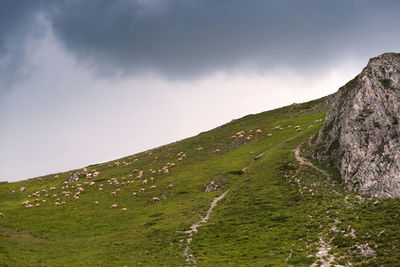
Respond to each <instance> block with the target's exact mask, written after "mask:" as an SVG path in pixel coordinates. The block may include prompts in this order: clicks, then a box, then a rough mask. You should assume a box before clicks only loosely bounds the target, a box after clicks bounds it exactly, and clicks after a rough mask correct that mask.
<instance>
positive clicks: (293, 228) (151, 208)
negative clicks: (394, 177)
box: [0, 99, 400, 266]
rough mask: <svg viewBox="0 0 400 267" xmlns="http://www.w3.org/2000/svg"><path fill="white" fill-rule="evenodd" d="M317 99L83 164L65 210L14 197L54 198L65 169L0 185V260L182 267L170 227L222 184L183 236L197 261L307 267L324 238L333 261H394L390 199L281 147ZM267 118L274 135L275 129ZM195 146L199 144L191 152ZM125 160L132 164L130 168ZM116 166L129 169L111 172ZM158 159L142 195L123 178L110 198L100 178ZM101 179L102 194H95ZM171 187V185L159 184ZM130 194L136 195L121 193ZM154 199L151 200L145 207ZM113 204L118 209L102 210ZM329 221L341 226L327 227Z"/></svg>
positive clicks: (311, 113) (177, 234)
mask: <svg viewBox="0 0 400 267" xmlns="http://www.w3.org/2000/svg"><path fill="white" fill-rule="evenodd" d="M323 100H324V99H320V100H315V101H311V102H308V103H304V104H300V105H299V104H297V105H292V106H287V107H283V108H280V109H276V110H272V111H268V112H263V113H260V114H256V115H249V116H246V117H244V118H241V119H238V120H234V121H232V122H230V123H228V124H225V125H222V126H220V127H218V128H216V129H213V130H211V131H208V132H204V133H201V134H199V135H197V136H195V137H191V138H188V139H185V140H182V141H179V142H175V143H172V144H169V145H166V146H163V147H159V148H155V149H153V150H151V151H146V152H143V153H139V154H136V155H131V156H127V157H125V158H122V159H118V160H114V161H111V162H107V163H103V164H95V165H91V166H89V167H88V169H89V170H93V169H96V170H97V171H100V176H99V178H97V179H96V180H94V181H95V182H96V185H95V186H94V187H89V186H85V191H84V192H83V193H82V194H81V196H80V199H79V200H78V201H72V199H71V197H69V198H66V197H61V198H62V199H61V201H66V202H67V203H66V205H65V206H61V207H56V206H54V199H52V198H46V197H44V196H43V195H41V196H40V197H39V199H40V200H42V199H47V202H46V203H45V204H44V203H42V206H41V207H37V208H32V209H26V208H25V207H24V206H22V205H21V202H22V201H25V200H28V199H29V200H31V201H32V200H33V199H34V198H27V196H28V195H29V194H30V193H32V192H35V191H38V190H41V189H44V188H45V189H49V188H50V187H51V186H56V187H57V190H56V191H55V193H57V194H58V197H60V193H61V191H62V190H61V186H62V183H63V181H65V180H66V179H67V178H68V176H69V174H70V173H71V172H72V171H69V172H65V173H60V174H59V175H60V178H59V179H58V180H55V179H54V178H53V177H54V175H55V174H52V175H48V176H44V177H40V178H39V177H38V178H34V179H29V180H26V181H21V182H16V183H6V184H4V183H3V184H0V212H2V213H4V214H5V217H3V218H0V265H2V266H81V265H87V266H98V265H101V266H140V265H142V266H184V265H185V264H186V263H185V259H184V257H183V255H182V254H183V251H184V249H185V246H186V244H185V242H186V238H187V236H186V235H185V234H183V233H181V231H184V230H188V229H190V226H191V225H192V224H193V223H194V222H196V221H197V220H199V218H200V217H202V216H204V215H205V213H206V211H207V209H208V208H209V206H210V203H211V201H212V200H213V199H214V197H216V196H219V195H221V194H222V193H223V192H225V191H226V190H227V189H230V190H229V192H228V194H227V195H226V197H225V198H224V199H223V200H221V202H219V203H218V204H217V206H216V207H215V209H214V211H213V213H212V214H211V217H210V219H209V221H208V223H207V224H205V225H202V226H201V227H200V228H199V231H198V232H197V233H195V234H194V236H193V241H192V244H191V252H192V253H193V254H194V255H195V257H196V260H197V266H215V265H224V266H225V265H251V266H282V265H292V266H308V265H310V264H311V263H313V262H315V261H316V260H317V259H316V257H315V254H316V252H317V248H318V246H319V238H320V237H321V238H323V239H324V240H327V241H329V240H331V244H332V245H333V246H334V247H333V250H332V251H333V252H334V254H335V259H336V263H341V264H343V262H344V263H348V262H352V263H355V264H356V265H357V263H361V262H364V263H365V264H377V265H382V264H384V265H394V264H396V263H397V262H399V260H400V259H399V256H398V255H400V251H399V248H398V247H399V243H398V240H400V231H398V230H397V223H398V220H399V216H400V215H399V214H400V212H399V211H400V210H399V208H397V207H399V206H400V205H399V204H400V203H398V202H399V201H398V200H397V199H390V200H380V201H378V203H376V202H375V200H374V199H367V198H364V199H363V200H362V201H361V200H360V199H359V198H357V196H356V195H355V194H354V193H351V192H348V191H346V189H345V188H344V187H343V186H342V185H341V183H340V176H339V175H338V173H337V170H335V169H330V170H329V171H330V172H331V173H332V175H333V177H334V179H333V180H332V181H327V180H326V178H325V177H324V176H323V175H321V174H320V173H319V172H317V171H316V170H314V169H312V168H310V167H307V166H299V164H298V163H297V162H296V161H295V159H294V156H293V153H292V150H293V149H294V148H295V147H297V146H298V145H299V144H301V143H304V142H305V141H307V140H308V139H309V138H310V137H312V136H313V135H315V134H316V133H317V132H318V131H319V129H320V127H321V126H322V124H323V122H318V123H315V122H314V121H315V120H317V119H320V118H324V116H325V115H326V111H327V110H325V109H324V108H320V104H321V103H322V101H323ZM278 125H280V126H281V127H283V128H284V130H282V131H274V130H273V127H275V126H278ZM288 125H292V126H295V125H300V126H301V128H302V131H301V132H296V131H295V130H294V129H293V128H290V129H288V128H287V126H288ZM310 125H313V126H312V127H309V126H310ZM258 128H259V129H261V130H262V131H263V132H262V133H261V134H256V133H255V132H253V133H252V134H253V136H254V138H253V139H252V140H251V141H249V142H244V141H239V140H237V139H236V140H231V139H230V137H231V136H232V135H233V134H235V133H236V132H238V131H241V130H244V131H245V132H246V136H247V135H248V134H249V130H251V129H252V130H254V131H255V130H256V129H258ZM268 133H272V137H267V134H268ZM199 146H202V147H203V150H201V151H198V150H197V148H198V147H199ZM215 149H220V152H219V153H215V152H214V150H215ZM267 150H268V152H266V153H265V155H264V156H263V157H261V158H260V159H258V160H256V161H254V160H253V158H254V157H255V156H256V155H258V154H260V153H262V152H264V151H267ZM180 151H183V152H184V153H185V154H186V157H185V158H184V160H183V161H182V162H178V161H177V157H176V154H177V153H179V152H180ZM149 152H151V153H152V155H151V156H150V155H149ZM250 152H253V153H252V154H250ZM303 152H304V151H303ZM156 157H158V158H157V159H156ZM134 159H138V161H137V162H135V163H133V162H134ZM116 161H119V162H121V163H122V162H124V161H125V162H132V164H131V165H129V166H124V165H123V164H121V166H119V167H116V166H115V165H114V162H116ZM167 162H174V163H175V164H176V165H177V166H176V167H175V168H171V169H170V173H169V174H163V175H155V176H154V177H155V183H154V184H155V185H156V186H157V189H155V190H150V185H151V184H149V185H144V186H143V185H142V184H141V180H140V181H138V180H135V179H134V178H133V179H132V180H134V181H135V183H134V184H133V185H125V186H120V187H119V188H120V190H121V191H120V192H119V193H117V196H116V197H111V196H110V193H111V192H112V191H114V190H115V189H117V187H116V186H109V185H108V183H107V180H108V179H111V178H112V177H115V178H117V179H118V180H119V181H121V178H122V177H127V178H128V176H129V175H130V174H132V170H133V169H142V170H144V178H147V179H148V178H149V177H150V176H151V175H150V173H149V169H150V168H152V169H154V170H158V169H160V168H162V167H163V166H165V164H166V163H167ZM250 163H251V165H250V167H249V168H248V169H247V170H246V171H245V172H242V171H241V170H242V169H243V167H245V166H248V165H249V164H250ZM317 164H319V163H317ZM318 166H320V167H323V165H321V164H319V165H318ZM78 171H81V169H80V170H78ZM133 175H134V176H133V177H135V176H136V175H137V174H133ZM296 179H299V181H301V182H300V185H299V184H298V183H297V182H296ZM216 180H218V181H219V183H220V184H221V185H222V188H221V189H220V190H218V191H215V192H210V193H206V192H205V187H206V185H207V184H209V183H210V182H211V181H216ZM84 181H87V180H86V179H84V180H82V181H78V182H76V183H73V184H77V183H82V182H84ZM100 183H103V184H104V190H103V192H100V191H98V186H99V184H100ZM171 183H172V184H174V185H175V187H174V188H172V189H167V186H168V185H169V184H171ZM21 186H24V187H26V188H27V189H26V191H25V192H24V193H22V192H20V191H19V188H20V187H21ZM69 186H71V184H70V185H69ZM141 187H144V188H146V191H145V192H144V193H139V192H138V190H139V188H141ZM12 190H15V193H11V191H12ZM69 190H70V189H69ZM310 190H311V191H310ZM132 192H136V193H137V196H136V197H132V196H131V195H132ZM51 194H53V193H51ZM153 197H159V198H160V199H161V201H160V202H159V203H155V204H153V203H152V198H153ZM95 201H98V202H99V204H98V205H96V204H95ZM112 204H118V208H117V209H110V206H111V205H112ZM123 207H125V208H127V212H126V213H123V212H122V211H121V208H123ZM328 211H329V213H328ZM335 219H338V220H339V221H340V223H338V225H337V228H339V229H341V230H342V231H344V232H332V231H330V230H329V229H330V228H331V227H332V225H333V224H334V221H335ZM349 227H350V228H353V229H355V233H356V235H357V238H355V239H353V238H349V237H348V235H346V234H348V231H349V229H350V228H349ZM382 230H384V232H382ZM381 232H382V233H381ZM366 243H368V244H369V245H370V246H371V247H372V248H373V249H374V250H375V252H376V255H377V256H376V258H371V257H364V256H362V255H360V253H359V250H358V249H357V248H356V247H355V246H356V245H357V244H366ZM375 246H376V247H375ZM348 251H350V253H348ZM333 252H332V253H333ZM289 255H290V257H289Z"/></svg>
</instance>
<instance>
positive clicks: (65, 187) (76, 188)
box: [0, 119, 322, 217]
mask: <svg viewBox="0 0 400 267" xmlns="http://www.w3.org/2000/svg"><path fill="white" fill-rule="evenodd" d="M321 121H322V119H319V120H315V122H316V123H317V122H321ZM309 127H312V125H310V126H309ZM287 128H288V129H289V128H292V126H291V125H289V126H287ZM294 129H295V130H296V131H301V127H300V126H299V125H297V126H295V127H294ZM273 130H275V131H282V130H283V128H282V127H281V126H275V127H274V128H273ZM262 132H263V131H262V130H261V129H256V130H249V131H248V136H245V131H244V130H242V131H239V132H236V133H235V134H233V135H232V136H231V137H230V138H231V139H232V140H235V139H243V140H246V141H251V140H252V139H253V138H254V136H253V134H254V135H259V134H262ZM271 136H272V133H268V134H267V137H271ZM196 150H197V151H202V150H203V147H202V146H199V147H197V148H196ZM169 151H171V148H170V149H169ZM212 151H213V152H214V153H219V152H220V149H219V148H217V149H213V150H212ZM250 154H252V152H250ZM152 155H153V153H152V152H149V153H147V157H151V156H152ZM176 157H177V161H178V162H182V161H183V160H184V159H185V158H186V154H185V153H184V152H179V153H178V154H177V155H176ZM128 159H129V160H131V158H130V157H129V158H128ZM154 159H158V156H155V157H154ZM138 160H139V159H137V158H135V159H133V160H132V161H131V162H129V161H128V162H125V161H124V162H123V163H122V165H123V166H125V167H127V166H130V165H131V164H132V163H136V162H138ZM99 166H100V167H101V166H102V164H100V165H99ZM108 166H109V167H112V166H114V167H119V166H121V163H120V162H118V161H116V162H114V164H109V165H108ZM176 166H177V165H176V164H175V163H173V162H167V163H166V164H165V166H163V167H162V168H160V169H158V170H153V169H149V171H148V173H149V176H150V177H149V178H145V177H144V170H139V169H133V170H132V172H131V174H129V175H128V176H127V177H121V178H120V179H117V178H115V177H113V178H110V179H108V180H107V183H101V184H99V185H98V186H97V183H96V182H95V181H92V179H93V180H95V179H97V178H99V176H100V172H99V171H96V170H95V169H94V170H92V171H88V170H87V168H83V169H82V172H81V175H82V176H83V177H85V178H86V179H87V181H84V182H81V183H75V184H72V183H71V182H70V183H69V182H67V181H64V182H63V183H62V184H61V185H60V187H59V188H58V189H59V190H58V194H57V193H56V191H57V187H55V186H52V187H50V188H48V189H46V188H43V189H41V190H39V191H35V192H33V193H31V194H29V195H28V196H27V197H28V198H29V199H33V200H29V199H28V200H25V201H23V202H22V203H21V205H22V206H24V207H25V208H28V209H29V208H34V207H40V206H41V204H42V205H44V204H46V203H47V202H48V201H50V200H54V205H55V206H64V205H65V204H67V201H66V200H67V199H69V198H70V199H72V200H73V201H78V200H79V199H80V197H81V194H82V193H84V192H85V190H89V188H97V190H98V191H99V192H103V191H104V187H105V185H106V186H109V187H115V190H113V191H112V192H111V193H110V194H109V197H110V198H114V197H116V196H117V194H118V193H119V192H120V191H121V188H122V187H128V186H130V185H133V184H137V183H140V184H141V187H140V189H139V190H138V192H132V194H131V196H132V197H136V196H137V194H138V193H143V192H145V191H146V189H145V186H148V185H150V186H149V189H150V190H151V191H153V190H156V189H157V186H156V185H155V182H156V178H155V177H156V176H157V177H159V176H161V175H166V174H168V173H169V172H170V169H171V168H174V167H176ZM134 176H135V177H134ZM59 178H60V176H59V175H55V176H54V179H59ZM102 181H103V180H102ZM174 187H175V185H174V184H169V185H168V186H167V189H172V188H174ZM19 190H20V191H21V192H22V193H24V192H25V191H26V188H25V187H20V188H19ZM11 193H15V191H14V190H12V191H11ZM40 198H42V199H40ZM61 198H63V199H64V201H61ZM159 201H160V198H158V197H153V198H152V202H153V203H157V202H159ZM95 204H96V205H97V204H99V202H98V201H95ZM110 208H111V209H116V208H118V205H117V204H112V205H111V206H110ZM121 211H122V212H126V211H127V208H126V207H122V208H121ZM0 217H4V214H3V213H0Z"/></svg>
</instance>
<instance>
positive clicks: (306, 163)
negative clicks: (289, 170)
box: [293, 145, 331, 179]
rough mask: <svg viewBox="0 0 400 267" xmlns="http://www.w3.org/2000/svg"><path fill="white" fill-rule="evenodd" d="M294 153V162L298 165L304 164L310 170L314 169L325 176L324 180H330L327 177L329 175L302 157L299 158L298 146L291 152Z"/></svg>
mask: <svg viewBox="0 0 400 267" xmlns="http://www.w3.org/2000/svg"><path fill="white" fill-rule="evenodd" d="M293 152H294V156H295V158H296V160H297V161H298V162H299V163H300V164H304V165H307V166H310V167H311V168H314V169H316V170H317V171H319V172H320V173H322V174H323V175H325V176H326V178H328V179H329V178H330V177H331V176H330V175H329V173H327V172H326V171H324V170H322V169H320V168H318V167H317V166H315V165H314V164H312V163H311V162H310V161H309V160H308V159H306V158H303V157H302V156H300V145H299V146H298V147H296V149H295V150H293Z"/></svg>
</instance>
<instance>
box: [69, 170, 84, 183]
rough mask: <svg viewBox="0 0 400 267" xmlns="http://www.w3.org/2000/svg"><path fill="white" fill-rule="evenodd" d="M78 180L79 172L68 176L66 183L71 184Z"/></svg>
mask: <svg viewBox="0 0 400 267" xmlns="http://www.w3.org/2000/svg"><path fill="white" fill-rule="evenodd" d="M80 178H81V176H80V174H79V172H73V173H71V175H70V176H69V178H68V180H67V182H68V183H73V182H76V181H78V180H79V179H80Z"/></svg>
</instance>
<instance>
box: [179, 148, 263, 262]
mask: <svg viewBox="0 0 400 267" xmlns="http://www.w3.org/2000/svg"><path fill="white" fill-rule="evenodd" d="M269 150H270V149H267V150H265V151H264V152H262V153H260V154H259V155H258V156H256V157H255V158H254V159H253V160H252V161H251V162H250V163H249V164H248V165H247V166H246V167H244V168H243V169H242V172H245V171H246V170H247V169H248V168H249V167H250V166H251V165H252V164H253V163H254V162H255V161H256V160H258V159H260V158H261V157H262V156H264V155H265V153H267V152H268V151H269ZM234 184H235V183H234ZM234 184H233V185H234ZM233 185H232V186H231V187H230V188H229V189H228V190H226V191H225V192H224V193H223V194H222V195H220V196H219V197H216V198H214V200H213V201H212V202H211V205H210V208H209V209H208V210H207V213H206V216H204V217H202V218H200V220H198V221H197V222H195V223H194V224H192V226H191V227H190V230H186V231H183V232H180V233H183V234H187V235H188V237H187V239H186V248H185V251H184V252H183V256H184V257H185V260H186V263H187V264H193V265H196V262H197V261H196V257H195V256H194V255H193V253H190V250H191V248H190V244H191V243H192V240H193V233H196V232H197V231H198V228H199V227H200V226H202V225H203V224H205V223H207V221H208V219H210V216H211V212H212V211H213V209H214V207H215V206H216V205H217V203H218V202H219V201H221V200H222V199H223V198H224V197H225V195H226V194H227V193H228V192H229V190H230V189H231V188H232V187H233Z"/></svg>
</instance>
